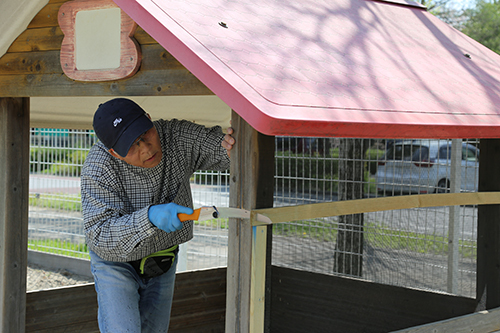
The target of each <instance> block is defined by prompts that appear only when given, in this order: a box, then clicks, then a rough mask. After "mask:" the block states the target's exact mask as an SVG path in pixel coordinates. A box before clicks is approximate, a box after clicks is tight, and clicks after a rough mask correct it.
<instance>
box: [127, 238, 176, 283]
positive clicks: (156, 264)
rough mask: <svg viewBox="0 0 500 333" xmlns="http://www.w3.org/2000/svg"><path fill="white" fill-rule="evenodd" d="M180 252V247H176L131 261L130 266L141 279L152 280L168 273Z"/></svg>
mask: <svg viewBox="0 0 500 333" xmlns="http://www.w3.org/2000/svg"><path fill="white" fill-rule="evenodd" d="M178 252H179V245H174V246H172V247H171V248H168V249H166V250H162V251H158V252H155V253H153V254H150V255H149V256H147V257H144V258H142V259H139V260H134V261H129V264H131V265H132V267H133V268H134V269H135V271H136V272H137V274H139V276H140V277H141V278H144V279H150V278H153V277H157V276H160V275H162V274H164V273H166V272H168V270H169V269H170V267H172V264H173V262H174V260H175V256H176V255H177V253H178Z"/></svg>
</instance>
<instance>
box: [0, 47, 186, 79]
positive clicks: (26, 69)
mask: <svg viewBox="0 0 500 333" xmlns="http://www.w3.org/2000/svg"><path fill="white" fill-rule="evenodd" d="M142 55H143V60H142V63H141V70H142V71H153V70H166V69H169V70H173V69H177V70H185V68H184V66H182V64H181V63H180V62H178V61H177V59H175V58H174V57H173V56H172V55H171V54H170V53H168V52H167V51H166V50H165V49H164V48H163V47H162V46H161V45H159V44H152V45H143V46H142ZM185 71H186V72H188V71H187V70H185ZM55 73H58V74H62V73H63V71H62V68H61V61H60V53H59V51H43V52H15V53H7V54H5V55H4V56H3V57H2V58H0V75H23V74H55Z"/></svg>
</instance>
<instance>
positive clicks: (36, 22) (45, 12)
mask: <svg viewBox="0 0 500 333" xmlns="http://www.w3.org/2000/svg"><path fill="white" fill-rule="evenodd" d="M65 2H66V1H58V2H55V1H50V2H49V3H48V4H47V5H46V6H45V7H43V8H42V10H40V11H39V12H38V14H36V15H35V17H34V18H33V20H31V22H30V24H28V29H36V28H47V27H57V26H58V25H59V24H58V22H57V13H58V12H59V8H61V5H62V4H63V3H65Z"/></svg>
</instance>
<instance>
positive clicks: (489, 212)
mask: <svg viewBox="0 0 500 333" xmlns="http://www.w3.org/2000/svg"><path fill="white" fill-rule="evenodd" d="M480 149H481V154H480V156H479V192H491V191H500V170H499V165H500V139H481V144H480ZM477 224H478V226H477V288H476V296H477V301H478V310H483V309H492V308H495V307H500V205H479V206H478V218H477Z"/></svg>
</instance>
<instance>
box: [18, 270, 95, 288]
mask: <svg viewBox="0 0 500 333" xmlns="http://www.w3.org/2000/svg"><path fill="white" fill-rule="evenodd" d="M90 282H94V280H93V279H92V278H90V277H88V276H83V275H76V274H71V273H70V272H68V271H67V270H65V269H58V270H56V271H54V270H46V269H43V268H42V267H40V266H37V265H32V264H30V265H28V277H27V286H26V290H27V291H33V290H44V289H51V288H59V287H63V286H73V285H78V284H86V283H90Z"/></svg>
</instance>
